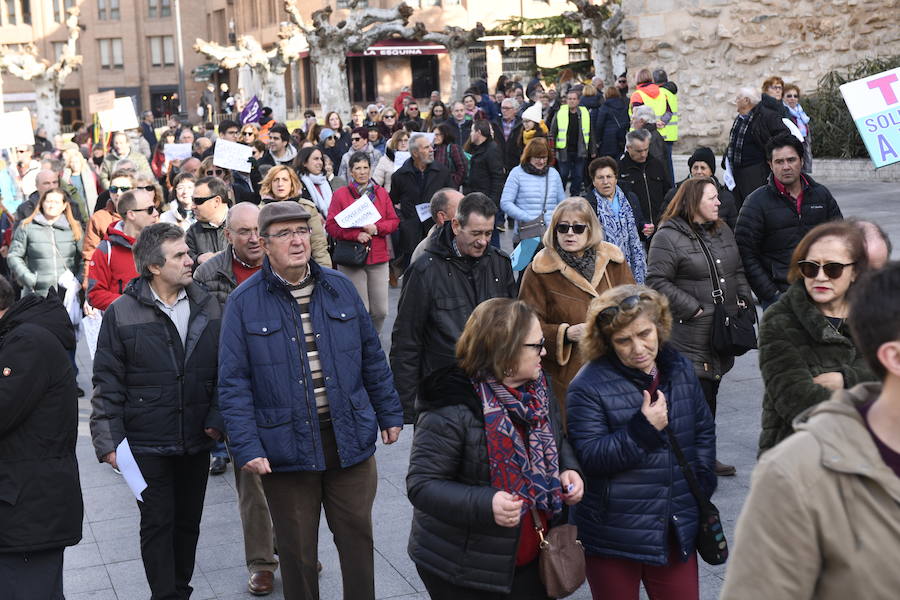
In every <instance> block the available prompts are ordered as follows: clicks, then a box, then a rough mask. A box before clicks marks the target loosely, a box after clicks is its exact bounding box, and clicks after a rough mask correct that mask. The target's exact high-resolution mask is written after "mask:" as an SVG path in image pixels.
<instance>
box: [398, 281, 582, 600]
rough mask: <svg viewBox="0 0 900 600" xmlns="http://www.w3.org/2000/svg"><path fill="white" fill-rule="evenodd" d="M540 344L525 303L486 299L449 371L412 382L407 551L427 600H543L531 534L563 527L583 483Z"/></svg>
mask: <svg viewBox="0 0 900 600" xmlns="http://www.w3.org/2000/svg"><path fill="white" fill-rule="evenodd" d="M544 343H545V339H544V336H543V333H542V332H541V325H540V322H539V321H538V318H537V316H536V315H535V314H534V311H533V310H532V309H531V308H530V307H529V306H528V305H527V304H526V303H524V302H522V301H520V300H512V299H509V298H493V299H491V300H487V301H485V302H482V303H481V304H479V305H478V306H477V307H476V308H475V310H474V311H472V314H471V316H470V317H469V319H468V321H467V322H466V326H465V328H464V329H463V332H462V335H460V337H459V341H458V342H457V344H456V364H454V365H451V366H449V367H445V368H443V369H440V370H438V371H435V372H434V373H433V374H431V375H429V376H428V377H427V378H426V379H425V380H424V381H423V382H422V386H421V391H420V393H419V398H418V401H417V404H418V405H419V406H420V407H421V411H420V413H419V417H418V421H417V422H416V435H415V438H414V439H413V443H412V451H411V452H410V459H409V472H408V473H407V476H406V489H407V496H408V497H409V501H410V503H412V505H413V507H414V508H415V511H414V513H413V522H412V530H411V532H410V536H409V546H408V552H409V556H410V558H412V560H413V562H414V563H415V564H416V569H417V570H418V572H419V575H420V577H421V578H422V581H423V583H424V584H425V589H426V590H428V593H429V595H430V596H431V598H432V599H433V600H466V599H469V600H471V599H476V598H496V599H498V600H500V599H504V598H509V599H515V600H532V599H533V600H537V599H540V600H547V599H548V596H547V591H546V589H545V588H544V585H543V584H542V583H541V580H540V577H539V574H538V554H539V544H540V539H539V537H538V534H537V532H536V531H535V528H536V527H540V528H541V529H543V530H544V531H546V530H547V529H552V528H553V527H554V526H555V525H558V524H562V523H565V522H566V520H567V518H566V517H567V511H566V509H565V507H566V506H571V505H574V504H577V503H578V502H579V501H580V500H581V498H582V495H583V493H584V483H583V481H582V476H581V468H580V467H579V465H578V462H577V461H576V460H575V457H574V455H573V453H572V449H571V447H570V446H569V443H568V442H567V441H566V438H565V435H564V434H563V431H562V424H561V422H560V416H559V409H558V406H557V404H556V402H555V401H554V400H553V396H552V392H551V390H550V387H549V386H548V385H547V377H546V376H545V375H544V373H543V371H542V369H541V359H542V358H543V357H544V356H545V355H546V351H545V350H544ZM535 516H536V517H537V519H536V518H535ZM538 520H539V521H538Z"/></svg>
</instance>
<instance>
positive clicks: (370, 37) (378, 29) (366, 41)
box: [347, 21, 425, 52]
mask: <svg viewBox="0 0 900 600" xmlns="http://www.w3.org/2000/svg"><path fill="white" fill-rule="evenodd" d="M424 31H425V26H424V25H422V24H421V23H416V25H414V26H412V27H406V26H404V25H403V24H402V23H399V22H397V21H392V22H388V23H379V24H378V25H374V26H372V27H369V28H368V29H366V30H365V31H362V32H360V33H358V34H355V35H351V36H350V37H348V38H347V48H348V49H349V50H353V51H355V52H362V51H363V50H365V49H366V48H368V47H369V46H371V45H372V44H374V43H375V42H379V41H381V40H386V39H389V38H391V37H393V36H398V37H401V38H404V39H417V38H420V37H421V36H422V35H424Z"/></svg>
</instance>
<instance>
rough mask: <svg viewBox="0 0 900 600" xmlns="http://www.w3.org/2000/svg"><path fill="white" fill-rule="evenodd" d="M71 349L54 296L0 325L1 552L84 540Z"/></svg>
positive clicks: (17, 308)
mask: <svg viewBox="0 0 900 600" xmlns="http://www.w3.org/2000/svg"><path fill="white" fill-rule="evenodd" d="M74 350H75V330H74V329H72V324H71V323H70V322H69V316H68V315H67V314H66V311H65V309H64V308H63V306H62V304H60V303H59V300H57V299H56V296H55V292H53V291H51V292H50V296H49V297H48V298H47V299H44V298H40V297H38V296H35V295H28V296H25V298H23V299H22V300H20V301H19V302H17V303H16V304H14V305H12V306H11V307H10V308H9V310H8V311H7V313H6V314H5V315H4V316H3V318H2V319H0V413H2V415H3V417H2V418H0V554H2V553H7V552H16V553H23V552H37V551H40V550H49V549H53V548H62V547H64V546H74V545H75V544H77V543H78V542H79V541H80V540H81V521H82V518H83V516H84V506H83V505H82V501H81V484H80V482H79V478H78V462H77V460H76V459H75V441H76V440H77V439H78V395H77V387H76V384H75V369H74V368H73V366H72V361H71V360H70V359H69V352H72V351H74ZM7 593H8V592H7ZM0 595H3V594H0Z"/></svg>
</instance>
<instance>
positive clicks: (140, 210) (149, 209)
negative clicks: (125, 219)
mask: <svg viewBox="0 0 900 600" xmlns="http://www.w3.org/2000/svg"><path fill="white" fill-rule="evenodd" d="M131 212H136V213H143V212H145V213H147V214H148V215H152V214H153V213H155V212H158V209H157V208H156V205H155V204H151V205H150V206H148V207H146V208H132V209H131Z"/></svg>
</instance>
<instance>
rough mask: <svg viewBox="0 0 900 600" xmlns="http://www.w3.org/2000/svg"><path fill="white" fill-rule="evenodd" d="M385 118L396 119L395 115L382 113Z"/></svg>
mask: <svg viewBox="0 0 900 600" xmlns="http://www.w3.org/2000/svg"><path fill="white" fill-rule="evenodd" d="M384 118H385V119H396V118H397V115H384Z"/></svg>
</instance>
